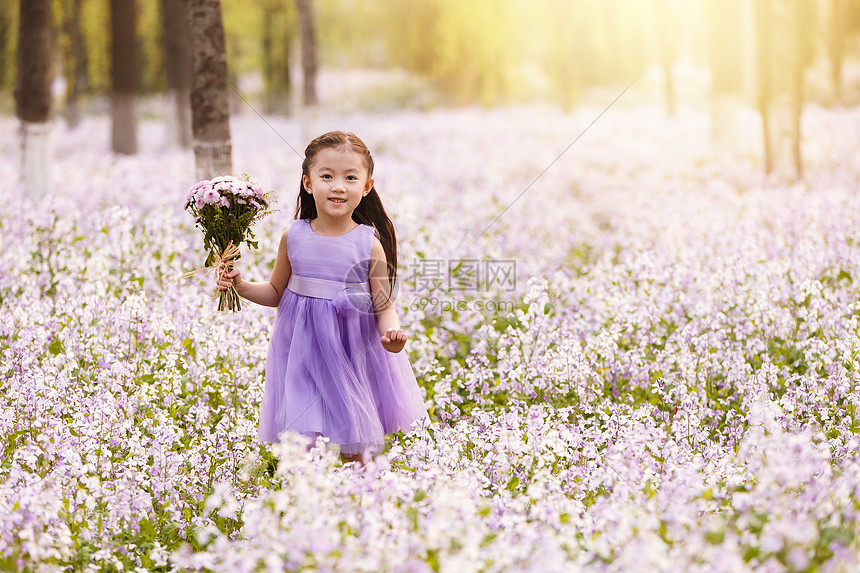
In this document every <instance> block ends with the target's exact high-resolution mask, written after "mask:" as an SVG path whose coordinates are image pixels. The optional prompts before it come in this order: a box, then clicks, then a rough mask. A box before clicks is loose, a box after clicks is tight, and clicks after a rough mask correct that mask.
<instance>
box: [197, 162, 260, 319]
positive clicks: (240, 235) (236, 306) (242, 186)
mask: <svg viewBox="0 0 860 573" xmlns="http://www.w3.org/2000/svg"><path fill="white" fill-rule="evenodd" d="M185 210H186V211H188V212H189V213H191V215H192V216H193V217H194V221H195V223H196V224H197V227H199V228H200V230H201V231H203V245H204V246H205V247H206V250H207V251H209V255H208V256H207V257H206V266H205V267H203V268H202V269H197V270H196V271H191V272H190V273H186V274H184V275H182V276H183V277H184V276H190V275H193V274H195V273H197V272H200V271H210V272H211V271H214V273H215V282H216V283H217V282H218V281H219V280H221V276H222V275H224V274H225V273H229V272H230V271H232V270H233V261H235V260H236V259H238V258H239V256H240V255H239V244H240V243H242V241H244V242H245V243H246V244H247V245H248V247H250V248H252V249H256V248H257V241H254V240H252V239H253V238H254V233H253V232H252V231H251V225H253V224H254V223H255V222H257V221H259V220H260V219H262V218H263V217H264V216H266V215H268V214H269V213H271V210H270V209H269V198H268V193H263V189H262V188H261V187H260V186H259V185H257V184H256V183H254V182H252V181H251V179H250V178H249V177H248V175H247V174H245V173H243V174H242V175H241V176H240V177H229V176H227V177H215V178H214V179H212V180H211V181H209V180H203V181H200V182H198V183H196V184H195V185H194V186H193V187H191V189H189V190H188V196H187V197H186V199H185ZM218 310H219V311H225V310H232V311H234V312H235V311H237V310H242V304H241V302H240V299H239V294H238V293H237V292H236V289H235V288H233V287H232V286H231V287H230V288H229V289H227V290H219V291H218Z"/></svg>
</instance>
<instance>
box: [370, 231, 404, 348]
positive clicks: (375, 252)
mask: <svg viewBox="0 0 860 573" xmlns="http://www.w3.org/2000/svg"><path fill="white" fill-rule="evenodd" d="M369 274H370V294H371V296H372V298H373V308H374V310H375V311H376V319H377V322H378V323H379V335H380V336H381V337H382V338H381V339H380V341H381V342H382V347H383V348H385V349H386V350H388V351H389V352H400V351H401V350H403V347H404V346H406V339H407V336H406V333H404V332H403V331H402V330H401V329H400V319H399V318H398V317H397V312H396V311H395V310H394V301H393V300H391V284H390V283H389V282H388V265H387V264H386V259H385V250H384V249H383V248H382V243H380V242H379V239H377V238H376V237H373V248H372V249H371V250H370V270H369Z"/></svg>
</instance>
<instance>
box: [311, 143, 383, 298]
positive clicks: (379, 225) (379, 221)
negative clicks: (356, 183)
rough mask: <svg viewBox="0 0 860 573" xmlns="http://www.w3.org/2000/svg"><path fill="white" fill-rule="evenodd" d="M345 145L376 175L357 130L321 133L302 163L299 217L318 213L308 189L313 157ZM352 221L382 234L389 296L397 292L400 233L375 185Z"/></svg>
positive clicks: (314, 215)
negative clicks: (397, 233) (396, 229)
mask: <svg viewBox="0 0 860 573" xmlns="http://www.w3.org/2000/svg"><path fill="white" fill-rule="evenodd" d="M344 147H346V148H347V149H349V150H350V151H354V152H355V153H358V154H359V155H361V156H362V157H363V159H364V166H365V167H366V168H367V178H368V179H370V178H371V177H373V157H372V156H371V155H370V150H369V149H368V148H367V146H366V145H365V144H364V142H363V141H362V140H361V139H359V138H358V136H357V135H355V134H354V133H348V132H344V131H330V132H329V133H325V134H323V135H320V136H319V137H317V138H316V139H314V140H313V141H311V142H310V143H309V144H308V146H307V148H305V159H304V161H303V162H302V181H300V182H299V196H298V198H297V199H296V217H295V218H296V219H314V218H316V216H317V206H316V203H314V197H313V195H311V194H310V193H308V192H307V191H306V190H305V186H304V178H305V177H308V178H310V176H311V170H312V168H311V165H312V164H313V161H314V157H316V155H317V153H319V152H320V151H321V150H323V149H339V148H344ZM352 220H353V221H355V222H356V223H361V224H364V225H371V226H372V227H374V228H375V229H376V233H377V234H378V235H379V242H380V243H382V249H383V250H384V251H385V260H386V262H387V264H388V282H389V285H390V287H391V289H390V293H391V294H390V296H392V297H393V295H394V283H395V281H396V280H397V236H396V234H395V231H394V224H393V223H392V222H391V219H389V218H388V215H387V214H386V213H385V207H383V206H382V200H381V199H380V198H379V193H377V192H376V187H371V188H370V192H369V193H368V194H367V195H365V196H364V197H362V199H361V202H359V204H358V207H356V208H355V209H353V211H352Z"/></svg>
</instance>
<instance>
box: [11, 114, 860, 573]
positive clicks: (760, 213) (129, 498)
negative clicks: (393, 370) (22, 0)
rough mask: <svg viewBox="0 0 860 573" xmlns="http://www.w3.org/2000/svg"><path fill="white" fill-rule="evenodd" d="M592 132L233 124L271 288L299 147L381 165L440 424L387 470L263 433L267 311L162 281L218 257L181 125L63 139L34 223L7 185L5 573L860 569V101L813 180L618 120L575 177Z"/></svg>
mask: <svg viewBox="0 0 860 573" xmlns="http://www.w3.org/2000/svg"><path fill="white" fill-rule="evenodd" d="M599 112H600V108H597V107H584V108H582V109H579V110H578V111H576V112H575V113H571V114H567V115H560V114H559V113H558V112H557V111H555V110H553V109H550V108H542V107H516V108H507V109H496V110H483V109H463V110H435V111H428V112H409V111H403V112H396V113H388V114H381V113H380V114H370V113H350V114H343V115H338V116H328V117H320V118H317V119H315V120H314V121H299V120H295V119H284V118H268V121H269V122H270V125H266V124H265V123H264V122H263V121H261V120H260V118H258V117H256V116H255V115H253V114H251V113H243V114H241V115H239V116H238V117H236V118H234V120H233V123H232V129H233V143H234V166H235V169H236V172H237V173H240V172H247V173H249V174H250V175H251V176H252V177H253V178H254V179H256V180H257V181H258V182H260V183H261V184H262V185H263V187H264V188H266V189H273V190H275V191H276V194H277V200H278V207H279V208H280V209H281V212H280V213H276V214H274V215H272V216H270V217H269V218H268V219H266V220H265V221H264V222H263V223H261V224H260V225H259V227H258V228H257V238H258V239H259V241H260V250H259V251H250V252H249V251H247V250H245V251H244V252H243V255H242V265H243V269H244V271H243V272H244V273H245V275H246V276H247V277H249V278H251V279H255V280H258V279H263V278H266V277H268V273H269V270H270V269H271V266H272V264H273V261H274V255H275V252H276V245H277V239H278V237H279V235H280V232H281V231H282V230H283V229H284V228H285V227H286V226H287V225H288V224H289V221H290V220H291V219H292V218H293V211H294V205H295V196H296V192H297V188H298V182H299V174H300V163H301V159H300V157H299V156H298V154H297V153H295V152H294V151H293V150H292V149H291V147H290V146H292V147H294V148H295V149H298V150H299V151H301V150H303V148H304V145H305V144H306V142H307V139H308V138H309V137H310V136H313V135H317V134H318V133H321V132H323V131H325V130H328V129H344V130H351V131H355V132H356V133H357V134H359V135H360V136H361V137H362V138H363V139H364V140H365V142H366V143H367V144H368V146H369V147H370V149H371V150H372V151H373V153H374V157H375V160H376V165H377V169H376V173H375V174H374V175H375V177H376V180H377V188H378V189H379V191H380V194H381V196H382V198H383V201H384V202H385V204H386V205H387V206H388V209H389V212H390V214H391V215H392V217H393V219H394V221H395V223H396V226H397V229H398V233H399V235H398V238H399V241H400V261H401V277H402V281H401V285H400V289H399V291H398V298H397V300H398V304H399V313H400V316H401V321H402V323H403V324H404V327H405V329H406V330H407V332H408V334H409V336H410V341H409V343H408V345H407V349H406V351H407V352H408V353H409V356H410V359H411V361H412V364H413V366H414V369H415V372H416V375H417V376H418V378H419V383H420V385H421V387H422V391H423V392H424V393H425V396H426V403H427V405H428V408H429V410H430V412H431V414H432V423H431V424H429V425H428V426H426V427H420V428H416V429H415V430H414V431H412V432H409V433H406V434H402V435H393V436H390V440H389V442H390V443H389V444H388V446H387V449H386V451H385V452H384V453H383V454H382V455H381V456H379V457H378V458H377V459H376V461H375V462H374V463H372V464H371V465H369V466H368V468H367V469H366V470H365V471H363V472H358V471H356V470H355V468H353V467H352V466H351V465H341V464H340V462H339V459H338V456H337V453H336V451H334V450H333V449H332V448H330V447H327V446H326V444H324V443H319V444H318V447H316V448H315V449H313V450H311V451H310V452H306V451H305V449H304V447H303V445H302V443H300V442H299V441H287V442H286V443H284V444H282V445H279V446H277V447H274V448H272V447H269V446H264V445H261V444H259V443H258V441H257V415H258V405H259V401H260V397H261V393H262V380H263V370H264V362H265V357H266V352H267V346H268V335H269V332H270V329H271V325H272V321H273V318H274V311H273V309H269V308H261V307H257V306H254V305H249V306H248V308H246V309H245V310H243V311H242V312H241V313H238V314H235V315H232V314H219V313H217V312H216V311H215V310H214V308H213V305H214V303H213V299H212V296H211V291H212V286H211V284H209V283H204V282H198V281H195V280H185V281H182V282H177V283H172V282H171V281H172V280H173V278H175V277H177V276H179V275H181V274H182V273H183V272H185V271H188V270H191V269H194V268H197V267H199V266H202V262H203V258H204V253H203V251H202V244H201V236H200V234H199V232H198V231H197V230H195V229H194V227H193V222H192V221H191V219H190V217H189V216H188V215H187V214H186V213H184V212H183V211H182V203H183V200H184V198H185V192H186V190H187V189H188V187H189V186H190V185H191V184H192V183H193V182H194V181H193V156H192V154H191V153H190V152H184V151H177V150H175V149H169V148H167V147H166V145H165V144H164V141H165V136H164V127H163V125H162V124H160V123H158V122H155V121H145V122H143V123H142V125H141V133H140V140H141V152H140V153H139V154H138V155H137V156H134V157H117V156H114V155H112V154H111V153H110V152H109V147H108V146H109V143H108V142H109V139H108V133H109V123H108V120H107V118H105V117H89V118H87V119H86V120H85V122H84V124H83V125H82V126H81V127H80V128H79V129H77V130H76V131H73V132H70V131H68V129H67V128H66V127H65V126H64V125H62V124H61V123H59V122H58V123H57V124H56V125H55V129H54V135H53V148H54V150H55V156H56V158H55V160H54V163H53V184H52V190H53V191H52V193H51V195H50V196H49V197H47V198H46V199H44V200H43V201H42V202H41V203H40V204H38V205H34V204H33V203H31V202H30V201H29V200H28V199H27V198H24V197H22V195H21V192H20V188H19V187H16V186H15V185H14V184H12V183H11V182H13V181H15V178H16V166H15V165H14V162H13V161H8V162H3V163H2V164H0V181H2V183H0V191H2V198H3V204H2V206H0V313H2V322H0V388H2V392H0V436H2V438H0V439H2V446H0V447H2V462H0V523H2V527H0V568H2V569H4V570H5V569H10V568H26V569H28V570H31V571H53V570H82V571H97V570H103V569H104V570H108V569H115V568H119V567H120V566H122V568H123V569H125V570H136V571H144V570H146V571H170V570H178V569H187V570H192V571H196V570H211V571H251V570H269V571H281V570H283V569H285V568H286V569H287V570H291V571H293V570H294V571H298V570H321V571H347V570H356V571H403V572H406V571H409V572H413V571H414V572H420V571H486V572H490V571H531V570H534V571H541V572H549V571H579V570H581V571H633V570H636V571H643V570H653V571H708V572H713V571H725V572H733V573H734V572H739V571H748V570H756V571H785V570H788V571H852V570H856V569H857V567H858V566H860V546H858V541H857V539H858V538H860V514H858V508H860V505H858V493H860V492H858V488H860V460H858V455H857V451H858V439H857V435H858V434H857V432H858V431H860V415H858V413H857V406H858V401H860V394H858V385H860V373H858V370H860V361H858V352H859V351H860V338H858V325H860V323H858V319H859V318H860V301H858V296H857V295H858V289H857V285H858V281H860V196H858V181H860V156H858V154H857V152H856V151H857V149H858V148H860V141H858V139H860V129H858V126H860V111H858V110H856V109H832V110H828V109H822V108H819V107H815V106H810V107H809V108H808V109H807V110H806V111H805V113H804V134H805V141H804V154H805V158H806V169H807V177H806V179H805V180H804V181H803V182H801V183H797V184H793V185H787V184H781V183H779V182H776V181H771V180H767V179H765V178H764V177H762V175H761V173H760V167H759V165H760V151H759V148H758V141H759V133H758V129H759V126H758V123H757V121H756V117H755V115H754V114H752V113H747V114H742V115H741V116H740V117H739V131H738V142H737V145H735V146H734V149H733V150H732V151H726V150H721V149H718V148H715V147H714V146H713V145H712V144H711V142H710V138H709V133H710V131H709V130H710V126H709V118H708V115H707V114H706V113H703V112H701V111H697V110H693V109H687V108H681V109H680V110H679V112H678V114H677V116H676V117H674V118H667V117H665V115H664V114H663V112H662V110H661V109H659V108H652V107H649V106H647V105H645V104H642V105H636V106H630V107H628V106H624V105H619V106H616V107H614V108H613V109H612V110H610V112H609V113H607V114H606V115H605V116H604V117H602V118H601V119H600V120H599V121H598V122H597V123H596V124H595V125H594V126H593V127H592V128H591V129H590V130H589V131H588V132H587V133H586V134H585V135H584V136H583V137H582V138H581V139H580V140H579V141H577V142H576V143H575V144H574V145H573V146H572V147H570V149H569V150H568V151H567V153H565V154H564V155H563V156H562V157H561V158H560V159H558V161H557V162H555V163H554V164H553V161H554V160H555V159H556V158H557V157H558V156H559V154H560V153H561V152H562V151H563V150H564V149H565V148H566V147H567V146H568V145H569V144H570V143H571V142H572V141H573V140H574V138H575V137H576V136H577V135H578V134H579V133H580V132H581V131H582V130H583V129H584V128H585V127H586V126H587V125H588V124H589V123H590V122H591V121H592V120H593V119H594V118H595V117H596V115H597V114H598V113H599ZM15 126H16V123H15V120H14V119H12V118H2V119H0V154H2V156H4V157H14V151H15V147H16V146H17V141H16V139H15V132H16V130H15ZM550 165H551V167H550V168H549V170H547V171H546V173H545V174H544V175H543V176H542V177H540V178H539V179H538V180H537V181H536V182H535V181H534V180H535V178H536V177H538V175H539V174H541V173H542V172H543V171H544V169H546V168H547V166H550ZM469 269H472V270H476V271H477V272H478V279H479V280H477V281H474V280H473V279H474V276H473V275H469V274H468V272H467V271H468V270H469Z"/></svg>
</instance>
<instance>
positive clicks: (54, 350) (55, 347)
mask: <svg viewBox="0 0 860 573" xmlns="http://www.w3.org/2000/svg"><path fill="white" fill-rule="evenodd" d="M65 350H66V349H65V348H64V347H63V343H62V342H61V341H60V340H59V339H58V338H55V339H54V340H52V341H51V344H49V345H48V352H50V353H51V354H53V355H54V356H56V355H57V354H59V353H61V352H64V351H65Z"/></svg>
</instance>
